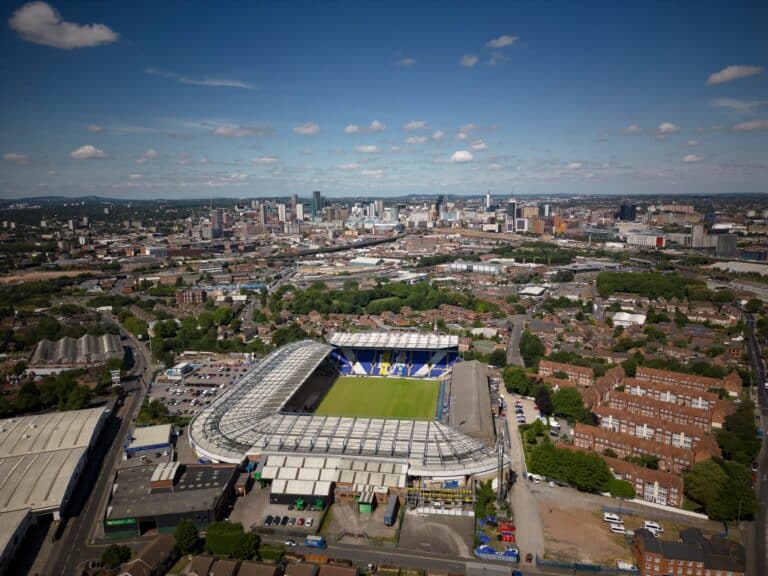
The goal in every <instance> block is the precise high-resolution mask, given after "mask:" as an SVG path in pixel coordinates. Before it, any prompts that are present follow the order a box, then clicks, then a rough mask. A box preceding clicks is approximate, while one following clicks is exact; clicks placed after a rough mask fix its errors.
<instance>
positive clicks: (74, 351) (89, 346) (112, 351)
mask: <svg viewBox="0 0 768 576" xmlns="http://www.w3.org/2000/svg"><path fill="white" fill-rule="evenodd" d="M123 356H124V352H123V343H122V342H121V341H120V336H117V335H116V334H104V335H102V336H92V335H90V334H86V335H84V336H81V337H80V338H70V337H68V336H67V337H64V338H61V339H59V340H57V341H56V342H52V341H51V340H41V341H40V342H38V343H37V346H36V347H35V351H34V352H33V353H32V357H31V358H30V360H29V365H28V370H29V371H31V372H36V373H39V374H40V373H54V372H60V371H62V370H70V369H72V368H83V367H86V366H94V365H99V364H106V363H107V362H108V361H109V360H122V359H123Z"/></svg>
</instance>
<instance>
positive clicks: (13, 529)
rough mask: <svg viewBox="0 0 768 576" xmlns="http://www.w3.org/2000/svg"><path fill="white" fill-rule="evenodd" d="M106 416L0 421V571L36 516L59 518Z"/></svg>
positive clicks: (95, 412) (99, 412)
mask: <svg viewBox="0 0 768 576" xmlns="http://www.w3.org/2000/svg"><path fill="white" fill-rule="evenodd" d="M106 417H107V414H106V412H105V410H104V409H103V408H93V409H89V410H70V411H67V412H53V413H50V414H40V415H35V416H21V417H16V418H7V419H3V420H0V480H2V482H0V573H3V566H5V565H7V563H9V562H10V561H11V559H12V557H13V552H14V550H15V549H16V547H17V546H18V545H19V543H20V542H21V540H23V538H24V534H25V533H26V530H27V527H28V526H29V525H30V524H32V523H34V521H35V517H36V516H41V515H44V514H52V515H53V518H54V519H56V520H58V519H60V518H61V514H62V511H63V510H65V509H66V505H67V502H68V500H69V497H70V496H71V494H72V492H73V490H74V488H75V485H76V484H77V481H78V479H79V478H80V475H81V473H82V471H83V470H84V468H85V465H86V462H87V460H88V456H89V453H90V452H91V449H92V448H93V446H94V445H95V444H96V439H97V438H98V436H99V434H100V432H101V430H102V428H103V426H104V422H105V420H106Z"/></svg>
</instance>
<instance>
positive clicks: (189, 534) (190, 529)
mask: <svg viewBox="0 0 768 576" xmlns="http://www.w3.org/2000/svg"><path fill="white" fill-rule="evenodd" d="M173 536H174V538H176V546H178V547H179V551H180V552H181V553H182V554H189V553H190V552H195V551H196V550H197V547H198V544H199V543H200V533H199V532H198V530H197V526H195V524H194V523H192V522H190V521H189V520H183V521H182V522H181V523H180V524H179V525H178V526H177V527H176V532H175V533H174V535H173Z"/></svg>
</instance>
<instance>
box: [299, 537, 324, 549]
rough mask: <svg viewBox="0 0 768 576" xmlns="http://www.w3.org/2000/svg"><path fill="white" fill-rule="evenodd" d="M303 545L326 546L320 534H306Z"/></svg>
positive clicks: (309, 546)
mask: <svg viewBox="0 0 768 576" xmlns="http://www.w3.org/2000/svg"><path fill="white" fill-rule="evenodd" d="M304 546H307V547H308V548H321V549H325V548H328V544H327V543H326V541H325V538H323V537H322V536H307V537H306V538H305V539H304Z"/></svg>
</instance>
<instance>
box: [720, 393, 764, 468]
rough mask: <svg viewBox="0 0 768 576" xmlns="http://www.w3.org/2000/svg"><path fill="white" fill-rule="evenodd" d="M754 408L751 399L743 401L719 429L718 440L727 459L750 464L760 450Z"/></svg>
mask: <svg viewBox="0 0 768 576" xmlns="http://www.w3.org/2000/svg"><path fill="white" fill-rule="evenodd" d="M754 410H755V405H754V403H753V402H752V401H751V400H744V401H742V403H741V404H739V407H738V408H737V409H736V412H734V413H733V414H731V415H729V416H726V418H725V423H724V424H723V428H722V429H721V430H718V432H717V442H718V444H719V445H720V449H721V450H722V453H723V458H725V459H726V460H733V461H735V462H738V463H740V464H742V465H744V466H748V465H749V464H751V463H752V462H753V461H754V460H755V458H756V457H757V454H758V453H759V452H760V440H759V439H758V438H757V427H756V425H755V418H754V413H755V412H754Z"/></svg>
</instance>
